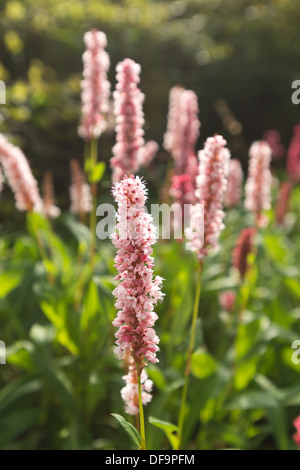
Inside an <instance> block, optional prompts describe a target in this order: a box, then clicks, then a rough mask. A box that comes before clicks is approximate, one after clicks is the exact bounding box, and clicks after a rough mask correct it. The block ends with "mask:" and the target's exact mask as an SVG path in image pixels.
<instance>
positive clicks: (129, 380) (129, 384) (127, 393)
mask: <svg viewBox="0 0 300 470" xmlns="http://www.w3.org/2000/svg"><path fill="white" fill-rule="evenodd" d="M123 380H124V381H125V382H126V385H125V387H123V388H122V390H121V397H122V398H123V401H124V404H125V411H126V413H128V414H130V415H137V414H138V413H139V390H138V376H137V368H136V365H135V363H134V360H133V358H132V356H130V358H129V365H128V373H127V374H126V375H124V376H123ZM152 387H153V382H152V380H150V379H149V378H148V375H147V373H146V371H145V369H143V370H142V373H141V388H142V403H143V405H147V404H148V403H150V401H151V400H152V395H151V391H152Z"/></svg>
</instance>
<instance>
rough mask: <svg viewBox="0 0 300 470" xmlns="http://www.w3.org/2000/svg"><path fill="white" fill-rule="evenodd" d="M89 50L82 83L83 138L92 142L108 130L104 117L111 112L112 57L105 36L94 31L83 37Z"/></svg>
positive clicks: (80, 131)
mask: <svg viewBox="0 0 300 470" xmlns="http://www.w3.org/2000/svg"><path fill="white" fill-rule="evenodd" d="M84 42H85V45H86V50H85V52H84V54H83V56H82V59H83V80H82V81H81V90H82V92H81V102H82V112H81V124H80V126H79V128H78V133H79V135H80V137H82V138H83V139H84V140H86V141H89V140H91V139H97V138H98V137H99V136H100V135H101V134H102V132H103V131H104V130H105V129H106V120H105V117H104V115H105V114H106V113H108V111H109V96H110V83H109V81H108V80H107V71H108V69H109V65H110V63H109V56H108V54H107V52H106V51H105V47H106V45H107V41H106V35H105V34H104V33H103V32H101V31H98V30H97V29H92V30H91V31H88V32H87V33H85V35H84Z"/></svg>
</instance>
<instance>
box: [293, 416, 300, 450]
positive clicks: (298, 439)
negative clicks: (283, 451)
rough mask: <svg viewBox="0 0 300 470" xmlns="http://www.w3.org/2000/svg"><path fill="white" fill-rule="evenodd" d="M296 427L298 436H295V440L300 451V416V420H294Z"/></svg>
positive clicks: (299, 417)
mask: <svg viewBox="0 0 300 470" xmlns="http://www.w3.org/2000/svg"><path fill="white" fill-rule="evenodd" d="M293 424H294V426H295V428H296V430H297V432H296V434H294V436H293V438H294V441H295V442H296V444H297V446H298V447H299V449H300V416H298V418H296V419H295V420H294V423H293Z"/></svg>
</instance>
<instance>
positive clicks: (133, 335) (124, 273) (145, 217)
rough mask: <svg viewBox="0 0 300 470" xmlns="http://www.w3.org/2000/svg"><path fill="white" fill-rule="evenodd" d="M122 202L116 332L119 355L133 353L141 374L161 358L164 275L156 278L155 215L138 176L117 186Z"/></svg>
mask: <svg viewBox="0 0 300 470" xmlns="http://www.w3.org/2000/svg"><path fill="white" fill-rule="evenodd" d="M113 195H114V198H115V200H116V202H117V203H118V212H117V226H116V233H115V234H113V235H112V240H113V244H114V245H115V247H116V248H117V250H118V251H117V255H116V257H115V263H116V264H115V266H116V268H117V270H118V273H119V275H118V276H117V277H116V280H121V283H120V285H119V286H118V287H117V288H116V289H115V290H114V292H113V295H114V296H115V297H116V299H117V300H116V303H115V306H116V308H117V309H118V310H119V312H118V314H117V317H116V319H115V320H114V322H113V325H114V326H116V327H118V328H119V329H118V331H117V333H116V338H117V341H116V344H117V347H116V348H115V352H116V355H117V356H118V357H119V358H120V359H123V358H124V357H125V355H126V354H128V353H129V354H131V355H132V357H133V359H134V362H135V363H136V364H137V367H138V371H139V374H140V373H141V371H142V369H143V367H144V366H145V365H146V363H147V362H148V361H150V362H152V363H156V362H158V359H157V358H156V352H157V351H158V346H157V344H158V342H159V339H158V337H157V336H156V334H155V331H154V329H153V326H154V323H155V321H156V319H157V315H156V313H155V312H154V305H155V304H156V303H157V302H158V301H159V300H162V298H163V294H162V293H161V290H160V285H161V283H162V278H161V277H159V276H156V277H155V278H154V279H153V258H152V257H151V254H152V248H151V245H153V243H155V240H156V235H155V228H154V225H153V222H152V217H151V215H150V214H148V213H147V212H146V211H145V209H144V204H145V201H146V188H145V185H144V183H143V182H142V181H141V180H140V178H139V177H138V176H137V177H135V178H134V177H133V176H131V177H127V176H124V178H123V180H122V181H121V182H120V183H116V184H115V185H114V188H113Z"/></svg>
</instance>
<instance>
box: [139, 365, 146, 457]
mask: <svg viewBox="0 0 300 470" xmlns="http://www.w3.org/2000/svg"><path fill="white" fill-rule="evenodd" d="M138 386H139V409H140V430H141V450H146V435H145V420H144V409H143V403H142V385H141V375H140V374H138Z"/></svg>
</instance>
